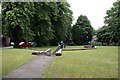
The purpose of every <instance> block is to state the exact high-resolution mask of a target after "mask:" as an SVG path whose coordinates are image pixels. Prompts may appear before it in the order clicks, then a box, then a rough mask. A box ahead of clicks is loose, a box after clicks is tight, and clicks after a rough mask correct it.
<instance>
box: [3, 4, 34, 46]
mask: <svg viewBox="0 0 120 80" xmlns="http://www.w3.org/2000/svg"><path fill="white" fill-rule="evenodd" d="M33 10H34V7H33V4H32V3H30V2H25V3H22V2H13V3H12V2H3V3H2V20H3V25H2V26H3V34H4V35H7V36H9V37H10V38H11V39H12V40H13V41H14V42H15V44H16V45H15V47H18V43H19V42H20V41H26V42H27V41H30V40H32V39H33V36H34V34H33V31H32V30H31V29H30V27H29V26H30V17H32V16H33Z"/></svg>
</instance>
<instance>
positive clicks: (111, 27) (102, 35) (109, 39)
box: [97, 0, 120, 45]
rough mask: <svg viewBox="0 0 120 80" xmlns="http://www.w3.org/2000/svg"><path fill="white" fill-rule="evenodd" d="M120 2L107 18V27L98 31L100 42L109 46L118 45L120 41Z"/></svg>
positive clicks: (115, 4) (114, 5) (116, 3)
mask: <svg viewBox="0 0 120 80" xmlns="http://www.w3.org/2000/svg"><path fill="white" fill-rule="evenodd" d="M119 10H120V1H119V0H117V1H116V2H115V3H114V4H113V7H112V8H111V9H110V10H107V12H106V14H107V16H105V21H104V23H105V25H104V26H103V27H102V28H101V29H99V30H98V32H97V37H98V41H100V42H102V43H106V44H107V45H118V43H119V40H120V11H119Z"/></svg>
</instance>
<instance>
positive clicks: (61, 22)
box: [51, 2, 72, 45]
mask: <svg viewBox="0 0 120 80" xmlns="http://www.w3.org/2000/svg"><path fill="white" fill-rule="evenodd" d="M69 7H70V5H69V4H68V3H67V2H57V4H56V8H55V9H53V13H52V17H51V22H52V25H53V26H52V29H53V30H54V32H53V34H54V37H53V39H52V40H51V43H52V45H57V43H58V42H60V41H61V40H64V41H66V39H68V37H70V35H71V34H70V33H71V32H70V31H71V24H72V11H71V10H70V9H69Z"/></svg>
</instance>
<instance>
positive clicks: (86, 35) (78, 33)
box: [72, 15, 93, 45]
mask: <svg viewBox="0 0 120 80" xmlns="http://www.w3.org/2000/svg"><path fill="white" fill-rule="evenodd" d="M72 36H73V41H74V43H75V44H77V45H84V44H89V41H91V39H92V36H93V28H92V26H91V23H90V21H89V20H88V18H87V17H86V16H83V15H80V16H79V17H78V19H77V22H76V24H75V25H74V26H73V28H72Z"/></svg>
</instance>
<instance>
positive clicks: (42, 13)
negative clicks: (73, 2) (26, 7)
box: [31, 2, 53, 46]
mask: <svg viewBox="0 0 120 80" xmlns="http://www.w3.org/2000/svg"><path fill="white" fill-rule="evenodd" d="M52 6H53V3H50V2H37V3H36V2H34V8H35V11H34V17H33V19H31V23H32V24H31V25H32V26H31V29H32V31H33V32H34V34H35V36H34V41H35V42H36V44H37V46H43V45H49V40H50V39H52V37H53V29H52V23H51V7H52Z"/></svg>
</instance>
